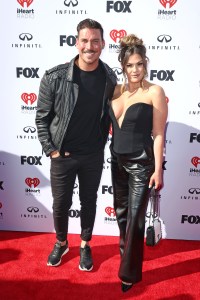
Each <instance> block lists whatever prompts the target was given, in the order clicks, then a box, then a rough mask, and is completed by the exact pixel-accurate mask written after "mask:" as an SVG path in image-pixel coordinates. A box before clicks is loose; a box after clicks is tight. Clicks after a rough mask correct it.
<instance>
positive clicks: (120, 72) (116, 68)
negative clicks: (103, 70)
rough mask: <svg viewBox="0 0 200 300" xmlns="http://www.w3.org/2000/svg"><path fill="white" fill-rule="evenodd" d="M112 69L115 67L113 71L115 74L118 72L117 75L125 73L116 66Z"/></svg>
mask: <svg viewBox="0 0 200 300" xmlns="http://www.w3.org/2000/svg"><path fill="white" fill-rule="evenodd" d="M112 69H113V71H114V72H115V74H116V75H117V76H120V75H122V74H123V71H122V69H121V68H118V67H115V68H112Z"/></svg>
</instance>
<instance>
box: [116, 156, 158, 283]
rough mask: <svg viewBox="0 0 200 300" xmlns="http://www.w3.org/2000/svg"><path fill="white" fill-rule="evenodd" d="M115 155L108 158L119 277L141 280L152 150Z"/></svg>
mask: <svg viewBox="0 0 200 300" xmlns="http://www.w3.org/2000/svg"><path fill="white" fill-rule="evenodd" d="M148 152H149V153H148V154H147V151H143V153H142V154H139V155H138V156H137V155H131V154H125V155H124V154H123V155H122V154H116V153H114V152H113V151H111V153H112V159H111V170H112V184H113V195H114V208H115V212H116V218H117V222H118V226H119V231H120V243H119V247H120V255H121V262H120V267H119V273H118V275H119V278H120V279H121V280H122V281H125V282H132V283H136V282H138V281H141V280H142V264H143V250H144V228H145V213H146V209H147V205H148V198H149V192H150V189H149V179H150V177H151V175H152V174H153V172H154V157H153V154H152V151H148Z"/></svg>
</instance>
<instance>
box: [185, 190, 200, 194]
mask: <svg viewBox="0 0 200 300" xmlns="http://www.w3.org/2000/svg"><path fill="white" fill-rule="evenodd" d="M188 192H189V193H190V194H197V195H199V194H200V188H191V189H189V190H188Z"/></svg>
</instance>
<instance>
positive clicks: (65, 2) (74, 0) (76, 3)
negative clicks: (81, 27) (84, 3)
mask: <svg viewBox="0 0 200 300" xmlns="http://www.w3.org/2000/svg"><path fill="white" fill-rule="evenodd" d="M64 5H66V6H68V7H69V6H70V5H72V6H73V7H74V6H77V5H78V0H70V1H69V0H65V1H64Z"/></svg>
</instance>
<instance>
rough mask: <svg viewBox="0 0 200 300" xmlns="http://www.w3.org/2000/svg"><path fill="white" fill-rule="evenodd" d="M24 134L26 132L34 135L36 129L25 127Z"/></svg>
mask: <svg viewBox="0 0 200 300" xmlns="http://www.w3.org/2000/svg"><path fill="white" fill-rule="evenodd" d="M23 130H24V132H26V133H29V132H30V133H34V132H36V128H35V127H32V126H26V127H24V129H23Z"/></svg>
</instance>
